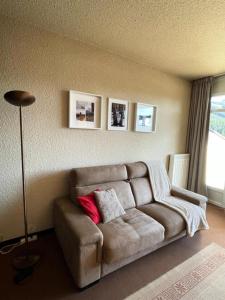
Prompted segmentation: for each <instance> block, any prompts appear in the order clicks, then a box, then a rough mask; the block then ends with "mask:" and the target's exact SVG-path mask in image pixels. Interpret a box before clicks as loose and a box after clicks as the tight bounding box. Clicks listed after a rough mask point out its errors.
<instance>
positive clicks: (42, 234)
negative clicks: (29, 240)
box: [0, 228, 54, 248]
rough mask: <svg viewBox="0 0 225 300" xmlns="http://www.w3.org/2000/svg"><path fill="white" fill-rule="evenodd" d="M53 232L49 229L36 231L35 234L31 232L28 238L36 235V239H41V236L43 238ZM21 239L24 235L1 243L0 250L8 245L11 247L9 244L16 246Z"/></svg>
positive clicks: (52, 229)
mask: <svg viewBox="0 0 225 300" xmlns="http://www.w3.org/2000/svg"><path fill="white" fill-rule="evenodd" d="M53 232H54V228H49V229H45V230H42V231H37V232H32V233H30V234H28V236H30V237H31V236H33V235H35V234H36V235H37V236H38V238H39V237H41V236H44V235H48V234H52V233H53ZM22 238H24V235H23V236H18V237H16V238H13V239H10V240H6V241H3V242H0V248H2V247H4V246H8V245H11V244H16V243H18V242H19V241H20V240H21V239H22Z"/></svg>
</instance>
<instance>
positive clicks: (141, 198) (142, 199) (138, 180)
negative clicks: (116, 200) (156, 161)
mask: <svg viewBox="0 0 225 300" xmlns="http://www.w3.org/2000/svg"><path fill="white" fill-rule="evenodd" d="M126 167H127V173H128V180H129V181H130V185H131V188H132V192H133V194H134V199H135V202H136V206H141V205H144V204H148V203H151V202H153V196H152V189H151V185H150V181H149V177H148V169H147V166H146V165H145V164H144V163H143V162H135V163H131V164H127V165H126Z"/></svg>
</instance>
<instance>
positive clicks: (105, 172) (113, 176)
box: [70, 165, 127, 187]
mask: <svg viewBox="0 0 225 300" xmlns="http://www.w3.org/2000/svg"><path fill="white" fill-rule="evenodd" d="M126 179H127V169H126V166H125V165H109V166H96V167H85V168H76V169H72V170H71V173H70V180H71V182H72V184H73V185H74V186H77V187H78V186H85V185H91V184H98V183H104V182H110V181H120V180H126Z"/></svg>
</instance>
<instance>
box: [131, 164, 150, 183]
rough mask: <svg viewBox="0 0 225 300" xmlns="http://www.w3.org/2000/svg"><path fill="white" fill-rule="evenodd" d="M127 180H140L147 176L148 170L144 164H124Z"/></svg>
mask: <svg viewBox="0 0 225 300" xmlns="http://www.w3.org/2000/svg"><path fill="white" fill-rule="evenodd" d="M126 167H127V175H128V179H132V178H140V177H147V176H148V169H147V166H146V164H145V163H143V162H141V161H138V162H135V163H131V164H126Z"/></svg>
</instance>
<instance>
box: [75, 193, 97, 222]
mask: <svg viewBox="0 0 225 300" xmlns="http://www.w3.org/2000/svg"><path fill="white" fill-rule="evenodd" d="M77 202H78V203H79V204H80V206H81V207H82V208H83V210H84V212H85V213H86V215H88V216H89V217H90V218H91V219H92V221H93V222H94V223H95V224H98V223H100V222H101V215H100V212H99V210H98V208H97V206H96V203H95V195H94V193H93V192H92V193H90V194H88V195H85V196H79V197H77Z"/></svg>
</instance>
